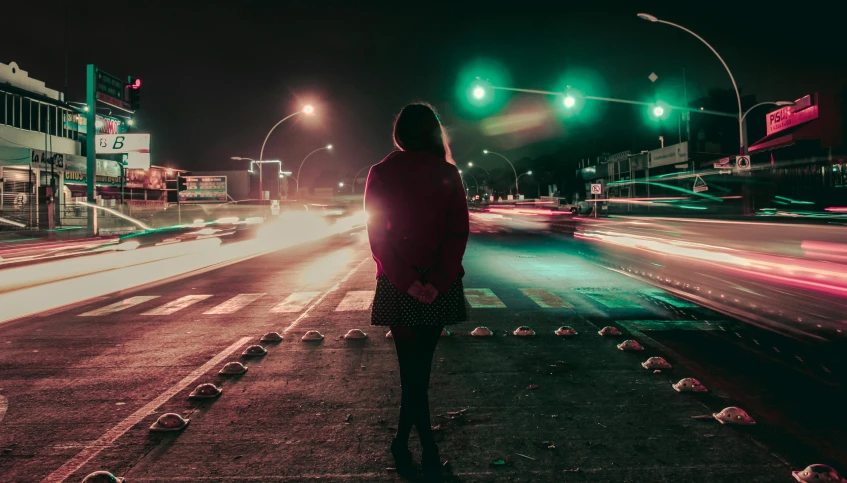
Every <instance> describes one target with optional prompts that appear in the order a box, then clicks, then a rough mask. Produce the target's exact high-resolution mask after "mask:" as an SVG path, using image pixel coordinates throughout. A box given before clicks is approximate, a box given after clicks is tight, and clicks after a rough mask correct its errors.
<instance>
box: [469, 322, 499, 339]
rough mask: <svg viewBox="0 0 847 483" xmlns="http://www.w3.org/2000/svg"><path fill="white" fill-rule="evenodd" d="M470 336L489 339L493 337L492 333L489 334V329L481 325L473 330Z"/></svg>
mask: <svg viewBox="0 0 847 483" xmlns="http://www.w3.org/2000/svg"><path fill="white" fill-rule="evenodd" d="M471 335H472V336H473V337H491V336H493V335H494V333H493V332H491V329H489V328H488V327H485V326H482V325H481V326H479V327H477V328H476V329H474V330H473V332H471Z"/></svg>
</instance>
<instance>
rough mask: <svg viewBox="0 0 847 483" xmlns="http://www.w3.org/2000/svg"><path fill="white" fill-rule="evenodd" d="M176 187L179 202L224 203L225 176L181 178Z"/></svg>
mask: <svg viewBox="0 0 847 483" xmlns="http://www.w3.org/2000/svg"><path fill="white" fill-rule="evenodd" d="M177 186H178V190H179V201H180V202H184V203H218V202H222V201H226V176H181V177H180V178H179V182H178V183H177Z"/></svg>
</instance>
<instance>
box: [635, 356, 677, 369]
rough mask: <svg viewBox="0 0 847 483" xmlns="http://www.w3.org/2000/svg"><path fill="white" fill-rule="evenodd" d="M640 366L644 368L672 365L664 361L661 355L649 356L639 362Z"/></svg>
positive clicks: (668, 367)
mask: <svg viewBox="0 0 847 483" xmlns="http://www.w3.org/2000/svg"><path fill="white" fill-rule="evenodd" d="M641 367H643V368H645V369H672V368H673V366H672V365H670V363H669V362H668V361H666V360H665V359H664V358H663V357H651V358H649V359H647V360H646V361H644V362H642V363H641Z"/></svg>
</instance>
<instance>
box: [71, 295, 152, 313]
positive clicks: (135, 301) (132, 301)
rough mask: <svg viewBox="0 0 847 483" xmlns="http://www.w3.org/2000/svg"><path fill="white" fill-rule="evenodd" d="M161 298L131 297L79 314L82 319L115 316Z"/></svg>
mask: <svg viewBox="0 0 847 483" xmlns="http://www.w3.org/2000/svg"><path fill="white" fill-rule="evenodd" d="M157 297H159V296H158V295H138V296H135V297H130V298H128V299H124V300H121V301H120V302H115V303H113V304H111V305H107V306H105V307H100V308H99V309H95V310H91V311H89V312H86V313H84V314H79V316H80V317H96V316H98V315H108V314H114V313H115V312H120V311H121V310H126V309H128V308H130V307H135V306H136V305H139V304H143V303H144V302H147V301H148V300H153V299H155V298H157Z"/></svg>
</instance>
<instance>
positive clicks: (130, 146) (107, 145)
mask: <svg viewBox="0 0 847 483" xmlns="http://www.w3.org/2000/svg"><path fill="white" fill-rule="evenodd" d="M95 139H96V146H97V149H96V151H97V154H114V153H149V152H150V134H149V133H133V134H98V135H97V137H96V138H95Z"/></svg>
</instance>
